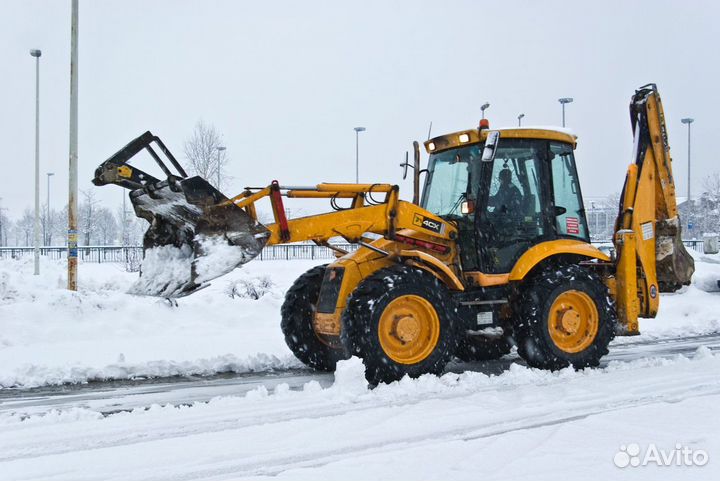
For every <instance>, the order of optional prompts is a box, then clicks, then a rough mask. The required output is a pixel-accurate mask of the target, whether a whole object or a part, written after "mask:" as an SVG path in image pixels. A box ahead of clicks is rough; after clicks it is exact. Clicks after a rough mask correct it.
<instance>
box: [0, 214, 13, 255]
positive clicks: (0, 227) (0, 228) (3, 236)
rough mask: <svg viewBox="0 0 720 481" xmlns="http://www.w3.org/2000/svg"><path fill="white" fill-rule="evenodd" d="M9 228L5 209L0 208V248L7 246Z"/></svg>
mask: <svg viewBox="0 0 720 481" xmlns="http://www.w3.org/2000/svg"><path fill="white" fill-rule="evenodd" d="M11 228H12V223H11V222H10V218H9V217H8V216H7V215H6V214H5V209H2V208H0V246H6V245H7V239H8V232H10V229H11Z"/></svg>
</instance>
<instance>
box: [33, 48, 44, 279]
mask: <svg viewBox="0 0 720 481" xmlns="http://www.w3.org/2000/svg"><path fill="white" fill-rule="evenodd" d="M30 55H31V56H33V57H35V228H34V237H35V239H34V246H35V249H34V258H35V268H34V270H33V274H35V275H36V276H37V275H40V56H41V55H42V51H40V50H38V49H35V48H34V49H32V50H30Z"/></svg>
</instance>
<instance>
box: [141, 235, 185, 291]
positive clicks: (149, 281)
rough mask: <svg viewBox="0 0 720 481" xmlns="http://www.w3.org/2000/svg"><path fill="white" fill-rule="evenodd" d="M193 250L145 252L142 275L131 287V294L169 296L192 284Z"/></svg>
mask: <svg viewBox="0 0 720 481" xmlns="http://www.w3.org/2000/svg"><path fill="white" fill-rule="evenodd" d="M192 256H193V254H192V249H191V248H190V246H188V245H183V246H182V248H177V247H175V246H162V247H154V248H152V249H148V250H147V251H146V252H145V258H144V259H143V262H142V266H141V268H140V272H141V275H140V277H139V278H138V280H137V281H135V283H134V284H133V285H132V287H130V289H129V291H128V293H129V294H138V295H158V296H169V295H172V294H173V293H175V292H177V291H179V290H182V288H183V287H185V286H187V285H188V284H189V283H190V272H191V269H192Z"/></svg>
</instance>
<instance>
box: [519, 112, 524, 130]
mask: <svg viewBox="0 0 720 481" xmlns="http://www.w3.org/2000/svg"><path fill="white" fill-rule="evenodd" d="M523 117H525V114H520V115H518V127H522V119H523Z"/></svg>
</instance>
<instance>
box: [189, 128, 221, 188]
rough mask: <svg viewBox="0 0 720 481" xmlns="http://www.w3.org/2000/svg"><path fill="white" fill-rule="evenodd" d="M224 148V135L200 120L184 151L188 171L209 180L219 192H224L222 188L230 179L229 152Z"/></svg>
mask: <svg viewBox="0 0 720 481" xmlns="http://www.w3.org/2000/svg"><path fill="white" fill-rule="evenodd" d="M222 147H224V145H223V141H222V134H220V132H218V130H217V129H216V128H215V126H214V125H212V124H210V125H208V124H206V123H205V122H203V121H202V120H200V121H198V123H197V124H195V129H194V130H193V133H192V136H191V137H190V138H189V139H188V140H186V141H185V149H184V150H185V160H186V166H187V168H188V170H190V171H191V172H192V173H193V174H195V175H199V176H200V177H202V178H203V179H205V180H207V181H208V182H209V183H210V184H212V185H214V186H215V188H217V189H218V190H222V186H223V185H225V184H226V182H227V181H228V180H229V178H230V177H229V176H228V175H227V171H226V166H227V163H228V159H227V156H226V155H225V154H226V152H227V151H226V150H224V149H222ZM219 148H220V149H219Z"/></svg>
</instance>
